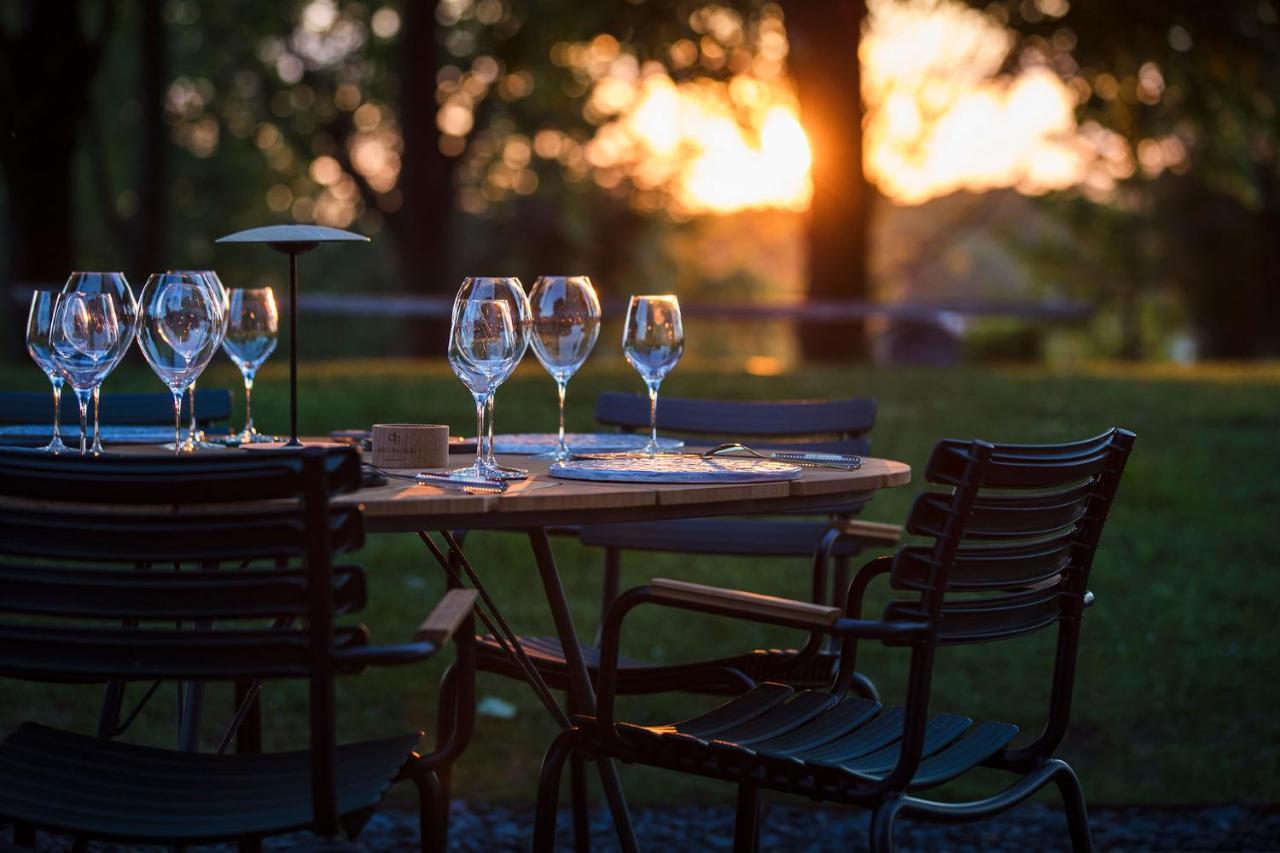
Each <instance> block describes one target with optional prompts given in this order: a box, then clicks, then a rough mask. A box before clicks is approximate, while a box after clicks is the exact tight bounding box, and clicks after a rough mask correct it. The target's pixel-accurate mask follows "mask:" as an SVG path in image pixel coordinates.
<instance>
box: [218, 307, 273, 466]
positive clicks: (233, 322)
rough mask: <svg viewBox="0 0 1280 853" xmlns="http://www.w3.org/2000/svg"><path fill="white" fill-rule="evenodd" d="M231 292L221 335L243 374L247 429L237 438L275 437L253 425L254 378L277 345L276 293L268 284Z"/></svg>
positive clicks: (245, 440) (247, 441)
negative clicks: (261, 431)
mask: <svg viewBox="0 0 1280 853" xmlns="http://www.w3.org/2000/svg"><path fill="white" fill-rule="evenodd" d="M229 294H230V301H229V307H228V311H227V331H226V334H225V335H224V336H223V338H222V349H223V350H224V351H225V352H226V353H227V355H229V356H230V357H231V360H232V361H234V362H235V364H236V367H238V368H240V375H241V376H243V377H244V429H243V430H241V431H240V433H239V435H237V436H235V438H236V440H237V441H239V442H240V443H241V444H252V443H254V442H260V441H274V440H275V439H273V438H272V437H271V436H268V435H263V434H262V433H260V432H258V431H257V430H256V429H254V427H253V378H254V376H256V375H257V373H258V368H259V367H261V366H262V363H263V362H264V361H266V360H267V356H269V355H271V353H273V352H275V349H276V334H277V333H278V331H279V328H280V314H279V312H278V311H277V310H276V295H275V292H274V291H273V290H272V289H271V288H269V287H259V288H253V289H248V288H239V287H237V288H234V289H232V290H230V291H229Z"/></svg>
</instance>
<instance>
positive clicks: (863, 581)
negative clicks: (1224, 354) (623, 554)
mask: <svg viewBox="0 0 1280 853" xmlns="http://www.w3.org/2000/svg"><path fill="white" fill-rule="evenodd" d="M1133 441H1134V435H1133V433H1130V432H1127V431H1124V430H1119V429H1113V430H1110V431H1108V432H1106V433H1104V434H1102V435H1100V436H1097V437H1095V438H1090V439H1086V440H1083V441H1078V442H1073V443H1068V444H1055V445H994V444H989V443H987V442H983V441H972V442H965V441H955V440H947V441H943V442H941V443H940V444H938V445H937V447H936V448H934V451H933V454H932V456H931V458H930V460H929V464H928V467H927V468H926V470H925V478H926V480H928V482H930V483H934V484H937V485H940V486H943V487H945V488H946V489H949V491H932V492H926V493H924V494H922V495H920V496H919V498H917V500H916V502H915V505H914V506H913V508H912V510H911V513H910V515H909V516H908V520H907V525H906V528H907V530H908V532H910V533H912V534H915V535H918V536H925V537H929V538H931V539H932V540H933V541H932V543H931V544H928V545H911V546H907V547H903V548H901V549H900V550H898V552H897V553H896V554H895V555H893V556H886V557H880V558H878V559H875V560H872V561H871V562H869V563H867V564H866V565H865V566H863V568H862V569H861V570H860V571H859V572H858V574H857V576H856V577H855V579H854V581H853V583H852V584H851V586H850V588H849V594H848V599H847V602H846V606H845V608H844V609H843V611H842V610H841V609H839V608H835V607H825V606H821V605H816V604H812V603H802V602H796V601H791V600H788V599H781V598H773V597H769V596H760V595H753V594H751V593H743V592H736V591H732V590H724V589H718V588H715V587H709V586H702V585H698V584H689V583H683V582H680V581H667V580H654V581H651V582H650V584H649V585H648V586H642V587H638V588H635V589H632V590H630V591H628V592H627V593H625V594H623V595H622V596H621V597H619V599H618V600H617V602H615V603H614V605H613V607H612V608H610V611H609V614H608V617H607V619H606V621H605V626H604V636H603V644H602V649H601V664H600V682H599V699H598V706H597V715H596V716H595V717H587V716H582V715H578V716H577V717H576V718H575V724H576V728H574V729H571V730H569V731H566V732H564V733H562V734H561V735H560V736H559V737H557V739H556V740H555V741H554V742H553V743H552V745H551V747H550V749H549V750H548V752H547V756H546V758H545V760H544V762H543V767H542V774H541V780H540V786H539V792H538V811H537V826H536V829H535V839H534V849H535V850H549V849H550V847H551V842H552V839H553V835H554V830H555V820H556V800H557V795H558V791H557V789H558V787H559V778H560V771H561V768H562V766H563V764H564V761H565V759H566V758H567V757H568V755H569V754H570V753H574V752H586V753H588V754H597V755H606V756H611V757H614V758H617V759H620V760H622V761H625V762H636V763H641V764H647V765H651V766H655V767H662V768H666V769H670V770H676V771H680V772H685V773H692V774H696V775H699V776H705V777H709V778H713V779H720V780H724V781H728V782H733V783H736V784H737V785H738V817H737V823H736V827H735V839H734V841H735V847H736V849H739V850H753V849H754V848H755V846H756V843H757V837H758V835H757V824H758V805H759V804H758V790H759V789H761V788H763V789H768V790H775V791H782V792H787V793H792V794H801V795H804V796H807V797H811V798H813V799H817V800H827V801H834V802H841V803H847V804H851V805H857V806H863V807H866V808H869V809H872V810H873V812H874V815H873V818H872V823H871V846H872V848H873V849H876V850H889V849H892V846H893V824H894V821H895V819H896V818H898V817H903V816H915V817H920V818H922V819H926V820H935V821H944V822H960V821H969V820H978V819H982V818H985V817H989V816H992V815H994V814H998V813H1000V812H1003V811H1006V810H1008V809H1011V808H1013V807H1014V806H1016V805H1018V804H1019V803H1021V802H1022V801H1024V800H1026V799H1027V798H1028V797H1030V796H1032V795H1033V794H1034V793H1035V792H1036V791H1038V790H1040V789H1041V788H1043V787H1044V786H1045V785H1047V784H1049V783H1050V782H1053V783H1056V784H1057V786H1058V788H1059V790H1060V792H1061V794H1062V796H1063V799H1064V801H1065V804H1066V811H1067V821H1068V826H1069V829H1070V836H1071V842H1072V846H1073V847H1074V848H1075V849H1077V850H1087V849H1089V848H1090V847H1091V840H1090V835H1089V826H1088V817H1087V813H1086V809H1085V800H1084V795H1083V791H1082V789H1081V787H1080V783H1079V781H1078V779H1077V778H1076V776H1075V773H1074V772H1073V771H1072V769H1071V768H1070V767H1069V766H1068V765H1067V764H1066V763H1065V762H1064V761H1062V760H1061V759H1058V758H1056V757H1055V755H1054V753H1055V752H1056V750H1057V748H1058V745H1059V744H1060V743H1061V742H1062V739H1063V737H1064V736H1065V735H1066V732H1067V724H1068V720H1069V717H1070V711H1071V693H1072V688H1073V684H1074V681H1075V665H1076V652H1077V649H1078V646H1079V639H1080V625H1081V621H1082V617H1083V613H1084V610H1085V608H1087V607H1088V606H1089V605H1090V604H1091V603H1092V601H1093V596H1092V594H1091V593H1089V591H1088V580H1089V574H1090V571H1091V569H1092V564H1093V558H1094V554H1095V552H1096V550H1097V545H1098V540H1099V537H1100V536H1101V533H1102V529H1103V525H1104V523H1105V521H1106V518H1107V514H1108V512H1109V511H1110V509H1111V506H1112V503H1113V500H1114V497H1115V494H1116V488H1117V486H1118V485H1119V482H1120V478H1121V475H1122V473H1123V470H1124V466H1125V462H1126V460H1127V458H1128V455H1129V452H1130V450H1131V449H1132V446H1133ZM882 575H888V579H889V587H890V589H891V590H893V591H895V592H897V593H899V595H898V597H896V598H894V599H892V600H890V601H889V602H888V604H887V605H886V606H885V609H884V611H883V613H882V614H881V617H880V619H863V618H862V614H861V610H862V602H863V596H864V593H865V591H866V589H867V586H868V584H869V583H870V582H871V581H872V580H873V579H875V578H877V577H880V576H882ZM645 603H651V604H659V605H662V606H665V607H672V608H677V609H682V610H692V611H699V612H703V613H713V614H719V615H723V616H729V617H733V618H737V619H743V620H747V621H752V622H760V623H766V624H772V625H780V626H785V627H791V628H796V629H799V630H803V631H821V632H824V633H828V634H831V635H833V636H836V637H839V638H840V639H841V654H840V666H839V671H838V672H837V674H836V676H835V677H834V678H833V680H832V683H831V686H830V687H829V688H828V689H825V690H804V691H796V690H795V689H793V688H792V687H789V686H786V685H782V684H776V683H765V684H760V685H759V686H757V687H756V688H754V689H753V690H751V691H749V692H748V693H746V694H744V695H742V696H739V697H737V698H735V699H732V700H730V701H729V702H727V703H726V704H724V705H721V706H720V707H718V708H715V709H713V710H711V711H709V712H707V713H705V714H701V715H698V716H695V717H692V718H690V719H687V720H683V721H680V722H676V723H672V724H670V725H665V726H641V725H634V724H631V723H626V722H615V719H614V707H615V698H616V696H617V694H618V692H619V691H618V685H619V683H620V680H619V675H620V665H619V660H618V651H619V637H620V632H621V627H622V623H623V620H624V618H625V617H626V615H627V614H628V613H629V612H630V611H631V610H632V609H634V608H635V607H637V606H639V605H640V604H645ZM1050 627H1056V629H1057V637H1058V641H1057V648H1056V653H1055V660H1054V665H1053V675H1052V690H1051V696H1050V701H1049V708H1048V714H1047V721H1046V723H1045V726H1044V729H1043V730H1042V731H1041V733H1040V734H1039V735H1038V736H1037V737H1035V738H1034V739H1033V740H1031V741H1030V742H1028V743H1024V744H1022V745H1019V746H1016V747H1015V746H1011V745H1010V744H1011V741H1013V739H1014V738H1015V737H1016V736H1017V735H1018V728H1017V727H1016V726H1014V725H1010V724H1008V723H1003V722H995V721H986V722H980V723H978V724H977V725H974V721H973V720H971V719H970V718H969V717H966V716H963V715H958V714H950V713H933V714H931V713H930V695H929V693H930V681H931V678H932V673H933V666H934V657H935V653H936V651H937V649H938V647H939V646H943V645H953V644H972V643H987V642H994V641H997V640H1006V639H1011V638H1014V637H1021V636H1024V635H1027V634H1031V633H1034V632H1037V631H1040V630H1042V629H1045V628H1050ZM860 639H866V640H877V641H880V642H882V643H884V644H886V645H889V646H899V647H903V648H906V649H909V650H910V662H909V664H908V686H907V692H906V699H905V703H904V705H903V706H902V707H893V708H882V707H881V706H880V704H879V703H878V702H875V701H872V700H868V699H864V698H858V697H852V696H849V695H848V685H849V679H848V676H849V674H850V673H852V672H853V669H854V666H855V663H856V652H857V642H858V640H860ZM966 733H967V734H966ZM977 766H984V767H991V768H996V769H998V770H1002V771H1007V772H1009V773H1010V774H1012V775H1014V776H1015V777H1017V778H1016V779H1015V781H1014V782H1013V783H1012V784H1010V785H1009V786H1008V787H1007V788H1004V789H1003V790H1001V791H999V792H998V793H995V794H993V795H991V796H988V797H986V798H983V799H979V800H972V801H967V802H937V801H933V800H927V799H924V798H921V797H918V796H916V792H918V791H921V790H925V789H929V788H934V787H936V786H939V785H942V784H944V783H946V782H949V781H951V780H953V779H956V778H957V777H959V776H962V775H964V774H965V773H967V772H968V771H970V770H971V769H972V768H974V767H977Z"/></svg>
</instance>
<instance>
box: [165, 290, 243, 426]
mask: <svg viewBox="0 0 1280 853" xmlns="http://www.w3.org/2000/svg"><path fill="white" fill-rule="evenodd" d="M169 272H171V273H183V274H186V275H190V276H193V277H195V278H196V279H198V280H199V281H200V282H201V283H202V284H203V285H204V287H205V290H206V291H208V293H209V297H210V299H212V300H213V304H214V307H216V308H217V309H218V311H219V314H220V316H221V317H222V322H221V324H220V325H219V327H218V333H217V334H218V342H219V343H221V342H222V338H223V336H224V335H226V333H227V321H228V319H229V318H228V316H227V315H228V312H229V311H230V310H231V303H230V300H229V298H228V295H227V289H226V288H225V287H223V285H222V279H220V278H218V274H217V273H216V272H214V271H213V270H169ZM187 396H188V401H187V411H188V414H189V415H190V416H191V425H190V426H189V427H187V435H188V436H190V439H189V440H190V441H191V443H193V444H194V445H195V446H196V447H200V448H205V449H207V448H210V447H217V446H218V445H216V444H211V443H210V442H209V441H207V440H206V439H207V436H206V435H205V434H204V430H202V429H201V428H200V423H199V421H197V420H196V383H195V382H192V383H191V384H190V385H188V386H187Z"/></svg>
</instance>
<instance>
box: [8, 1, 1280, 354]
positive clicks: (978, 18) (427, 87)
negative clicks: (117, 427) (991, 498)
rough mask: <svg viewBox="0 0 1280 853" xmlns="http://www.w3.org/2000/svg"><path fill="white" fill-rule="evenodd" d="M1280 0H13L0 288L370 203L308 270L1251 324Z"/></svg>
mask: <svg viewBox="0 0 1280 853" xmlns="http://www.w3.org/2000/svg"><path fill="white" fill-rule="evenodd" d="M1277 19H1278V15H1277V8H1276V5H1275V3H1274V2H1273V0H1223V2H1217V3H1203V2H1197V0H1169V2H1154V0H1134V1H1133V2H1125V3H1111V2H1105V0H1070V2H1069V0H1003V1H1002V2H971V3H964V2H961V1H960V0H868V2H862V0H839V2H834V0H791V1H790V2H783V3H774V2H761V0H723V2H713V3H708V2H705V0H598V2H592V3H588V4H584V3H572V2H569V0H439V2H435V0H432V2H395V0H385V2H384V0H365V2H345V0H287V2H278V3H255V2H219V3H213V2H197V0H115V2H112V0H66V2H57V3H47V2H38V0H12V2H8V3H5V4H3V5H2V6H0V97H3V110H2V111H0V122H3V127H2V128H0V130H2V131H3V133H2V134H0V137H2V139H0V159H2V160H3V169H4V171H3V178H4V179H3V186H2V187H0V195H2V196H3V199H4V203H3V206H2V207H0V211H3V213H2V214H0V215H2V216H3V223H4V227H3V229H2V230H0V279H2V280H4V281H7V282H10V283H11V287H10V291H11V295H12V297H13V298H12V299H9V298H6V299H5V300H4V301H3V306H2V307H0V310H3V311H5V312H6V313H7V314H9V315H10V316H11V317H20V316H21V315H22V314H23V313H24V310H25V307H24V306H25V299H26V294H27V293H28V292H29V290H30V287H31V284H32V283H52V282H58V281H61V280H62V279H64V278H65V276H66V274H67V273H68V272H69V271H70V270H71V269H72V268H80V269H84V268H111V269H123V270H125V271H126V273H127V274H128V275H129V276H130V278H131V279H132V280H133V281H134V283H135V289H136V288H137V287H140V285H141V283H142V281H144V280H145V276H146V275H147V274H148V273H149V272H153V271H157V270H160V269H167V268H185V267H193V266H195V267H206V266H214V267H216V268H217V269H218V270H219V272H220V273H221V275H222V277H223V279H224V281H226V282H227V283H228V284H229V285H230V286H235V285H251V284H259V283H275V284H279V283H280V277H281V273H282V271H283V270H282V267H283V265H282V264H280V263H279V262H278V259H276V258H273V257H272V256H270V255H269V254H268V253H266V252H265V251H261V252H258V251H254V250H240V251H236V250H231V249H224V248H219V249H216V250H215V247H214V244H213V239H214V238H215V237H217V236H220V235H222V234H225V233H228V232H230V231H234V230H237V229H240V228H244V227H250V226H254V225H259V224H264V223H267V222H277V221H298V222H318V223H321V224H325V225H332V226H336V227H342V228H351V229H354V230H357V231H360V232H362V233H365V234H368V235H370V236H372V237H374V241H373V244H372V245H371V246H370V247H367V248H357V249H353V250H344V251H339V250H326V252H325V253H324V254H323V260H321V255H316V256H313V257H314V259H308V260H307V261H305V262H304V265H303V275H304V280H305V289H306V290H307V291H308V292H325V291H328V292H337V293H358V294H369V293H374V294H378V293H385V294H391V293H407V294H426V295H431V294H435V295H446V296H447V295H449V294H451V293H452V292H453V290H454V289H455V288H456V285H457V282H458V280H459V279H460V278H461V276H463V275H464V274H466V273H468V272H476V273H485V274H515V275H520V276H522V277H524V278H526V280H528V279H531V278H532V277H534V276H535V275H537V274H538V273H540V272H565V271H584V272H587V273H589V274H590V275H592V277H593V278H594V279H595V280H596V282H597V284H598V286H599V287H600V290H601V292H602V295H603V296H604V297H605V300H606V302H608V301H610V300H616V299H621V298H623V297H625V295H626V294H627V293H629V292H637V291H654V290H658V291H674V292H676V293H678V294H680V295H681V296H682V297H683V298H685V299H687V300H690V301H694V302H702V303H717V304H730V303H733V304H739V303H751V302H767V303H771V302H793V301H796V300H801V299H804V298H806V297H808V298H809V299H812V300H820V301H822V300H841V301H843V300H867V301H870V302H872V303H876V304H891V305H897V304H902V303H909V304H919V303H925V304H963V303H966V302H974V301H981V302H984V303H996V304H1006V303H1019V304H1022V303H1028V302H1030V303H1036V304H1047V305H1054V304H1059V303H1063V302H1064V301H1065V300H1074V301H1076V302H1078V303H1083V304H1085V305H1087V306H1089V307H1090V309H1091V310H1090V311H1089V312H1088V317H1087V319H1085V320H1083V321H1080V320H1077V321H1074V322H1058V323H1047V324H1046V323H1040V322H1028V321H1026V320H1023V319H1018V318H1016V317H995V318H990V319H978V320H972V319H971V320H963V319H960V318H958V317H952V316H943V317H942V321H943V326H944V327H947V330H948V331H949V333H958V332H960V331H963V350H962V351H963V353H964V354H965V355H967V356H968V357H971V358H1023V359H1027V358H1029V359H1044V358H1049V359H1060V358H1076V357H1082V356H1086V357H1087V356H1123V357H1126V358H1156V359H1163V358H1174V359H1179V360H1189V359H1194V358H1257V357H1267V356H1275V355H1276V354H1277V350H1280V335H1277V334H1276V332H1275V331H1274V328H1275V325H1276V324H1275V318H1276V317H1280V239H1277V237H1276V235H1277V234H1280V166H1278V165H1277V152H1276V144H1277V143H1276V140H1277V138H1280V135H1278V134H1277V129H1278V128H1277V123H1278V121H1280V119H1278V118H1277V112H1276V108H1277V98H1278V97H1280V91H1278V90H1280V68H1277V65H1278V64H1280V25H1278V23H1277ZM858 91H860V92H861V98H859V97H857V95H856V93H857V92H858ZM948 323H949V324H950V325H949V326H948ZM8 325H9V327H12V326H13V323H12V322H11V321H10V322H9V323H8ZM893 327H894V320H893V318H892V316H890V318H889V319H888V320H886V319H884V318H879V319H875V318H873V321H872V322H871V323H870V324H869V325H868V327H867V328H866V330H865V331H867V332H868V333H869V335H870V338H871V342H872V345H871V346H867V345H866V344H865V343H859V342H858V341H859V339H860V333H861V332H862V331H863V328H862V326H861V324H859V323H853V324H850V325H849V326H848V327H840V326H828V325H823V326H813V327H811V328H810V327H804V326H802V327H801V328H800V334H798V335H797V334H796V333H795V330H794V329H793V327H792V326H791V325H790V324H788V323H784V322H779V321H758V322H754V323H751V324H742V323H738V322H734V323H729V322H728V321H707V323H706V325H705V326H704V327H703V329H702V334H701V335H699V336H698V337H699V338H701V340H694V339H693V338H692V337H691V347H692V350H693V352H694V354H695V355H699V356H708V357H716V358H720V357H727V358H731V359H737V360H738V361H740V362H741V363H743V364H745V365H746V366H747V368H748V369H749V370H750V371H751V372H753V373H770V372H778V371H780V370H783V369H786V368H787V367H789V366H791V365H793V364H794V363H795V362H796V361H797V359H799V358H800V357H802V356H818V357H822V356H828V357H830V356H835V357H841V358H844V357H853V356H858V355H861V354H863V353H865V352H868V351H870V352H872V353H874V354H876V355H878V356H880V357H894V352H893V350H892V348H891V347H890V348H888V349H886V347H884V346H878V347H877V346H876V345H875V344H876V342H877V341H880V342H881V343H883V342H884V341H885V340H892V335H893V333H894V328H893ZM312 328H315V329H316V331H314V332H311V331H310V329H312ZM308 330H309V333H308V334H307V335H305V336H304V338H303V346H304V352H307V353H310V354H312V355H320V354H323V355H326V356H334V355H338V356H341V355H393V354H405V353H415V352H416V353H424V352H430V353H433V354H434V353H436V352H439V350H438V349H437V348H436V341H437V340H438V334H439V330H438V328H436V324H434V323H432V322H428V321H425V320H414V319H405V318H361V320H360V322H355V323H353V322H351V321H350V318H343V317H339V318H331V317H317V318H315V319H314V320H312V321H309V324H308ZM899 331H900V332H901V331H902V330H901V329H899ZM909 332H910V329H908V330H907V333H908V334H909ZM910 349H911V348H910V346H908V347H907V357H908V358H910V357H911V355H910ZM4 352H5V355H6V357H14V356H15V355H17V354H18V352H19V351H18V350H17V348H16V347H8V348H6V349H5V351H4ZM899 355H901V353H899ZM925 357H926V360H927V355H926V356H925Z"/></svg>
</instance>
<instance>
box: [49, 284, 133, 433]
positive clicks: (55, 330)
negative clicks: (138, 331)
mask: <svg viewBox="0 0 1280 853" xmlns="http://www.w3.org/2000/svg"><path fill="white" fill-rule="evenodd" d="M119 342H120V320H119V318H118V317H117V316H116V300H115V297H114V296H111V295H109V294H106V293H63V294H61V295H59V296H58V300H57V303H56V305H55V306H54V309H53V323H52V324H51V325H50V327H49V347H50V349H51V350H52V352H53V360H54V364H56V365H57V367H58V369H59V370H60V371H61V372H62V375H63V376H65V377H66V379H67V381H68V382H70V383H71V387H72V389H74V390H75V392H76V402H77V403H78V404H79V406H80V455H81V456H83V455H85V453H86V452H87V450H88V448H87V435H86V432H87V430H86V425H85V419H86V416H87V414H88V409H89V399H90V397H91V396H92V394H93V389H94V388H95V387H97V386H98V385H100V384H101V383H102V380H103V379H104V378H106V375H107V374H108V373H110V372H111V368H113V367H115V362H114V361H113V359H112V354H113V352H114V351H115V346H116V345H117V344H118V343H119Z"/></svg>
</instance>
